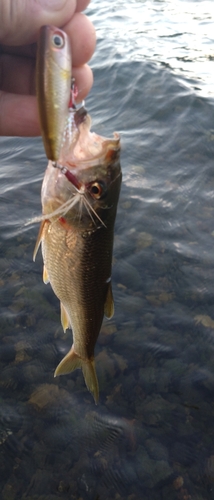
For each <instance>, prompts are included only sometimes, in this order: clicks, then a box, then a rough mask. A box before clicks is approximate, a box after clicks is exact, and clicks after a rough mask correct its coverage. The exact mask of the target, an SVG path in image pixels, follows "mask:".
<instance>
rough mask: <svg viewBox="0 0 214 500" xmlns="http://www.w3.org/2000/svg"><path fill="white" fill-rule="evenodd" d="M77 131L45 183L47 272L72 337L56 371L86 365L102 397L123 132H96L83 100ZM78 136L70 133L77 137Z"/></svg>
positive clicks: (42, 236) (90, 383)
mask: <svg viewBox="0 0 214 500" xmlns="http://www.w3.org/2000/svg"><path fill="white" fill-rule="evenodd" d="M70 123H71V124H72V125H71V126H72V134H70V133H68V135H67V142H66V141H65V143H64V146H63V148H62V150H61V154H60V158H59V160H58V161H57V165H56V164H54V163H53V162H51V161H49V163H48V166H47V170H46V172H45V176H44V180H43V184H42V192H41V198H42V208H43V210H42V213H43V214H42V216H41V218H40V220H41V226H40V231H39V234H38V238H37V242H36V246H35V250H34V256H33V259H34V260H35V258H36V254H37V251H38V248H39V246H40V243H41V248H42V255H43V261H44V269H43V280H44V283H48V282H50V284H51V286H52V289H53V291H54V293H55V294H56V296H57V297H58V299H59V301H60V308H61V323H62V327H63V330H64V331H66V329H67V328H71V329H72V333H73V344H72V347H71V349H70V350H69V352H68V353H67V354H66V356H65V357H64V358H63V359H62V361H61V362H60V363H59V365H58V366H57V368H56V370H55V376H58V375H63V374H68V373H70V372H72V371H73V370H75V369H76V368H81V369H82V372H83V376H84V379H85V383H86V386H87V388H88V390H89V391H90V392H91V393H92V395H93V397H94V400H95V403H97V402H98V399H99V386H98V380H97V375H96V368H95V361H94V349H95V344H96V341H97V338H98V335H99V332H100V329H101V325H102V321H103V317H104V315H105V316H106V317H107V318H111V317H112V316H113V314H114V303H113V295H112V286H111V272H112V251H113V239H114V224H115V218H116V212H117V205H118V200H119V193H120V187H121V179H122V173H121V166H120V137H119V135H118V134H117V133H114V137H113V138H112V139H108V138H106V137H102V136H100V135H98V134H96V133H95V132H91V118H90V115H89V114H88V113H87V111H86V109H85V108H84V106H83V107H81V108H79V109H78V110H75V111H73V118H72V120H70ZM71 137H72V139H71Z"/></svg>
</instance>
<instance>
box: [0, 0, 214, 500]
mask: <svg viewBox="0 0 214 500" xmlns="http://www.w3.org/2000/svg"><path fill="white" fill-rule="evenodd" d="M210 4H211V3H210V2H187V1H178V2H174V3H172V2H170V1H168V2H167V1H166V2H161V1H156V2H153V1H151V0H150V1H149V0H148V1H145V2H131V3H130V8H129V10H127V11H125V12H124V10H123V9H124V7H123V3H122V2H119V1H118V2H116V4H114V7H113V6H110V5H109V2H102V7H99V5H100V4H99V5H98V2H95V3H94V6H93V8H92V17H93V18H94V19H95V22H96V24H97V26H98V36H99V39H98V49H97V53H96V55H95V57H94V59H93V63H92V64H93V68H94V76H95V84H94V88H93V91H92V92H91V95H90V96H89V98H88V100H87V107H88V110H89V112H90V113H91V115H92V117H93V123H94V130H96V131H98V132H99V133H103V135H109V134H111V133H112V132H113V130H117V131H119V132H120V134H121V137H122V148H123V150H122V168H123V186H122V193H121V198H120V204H119V211H118V217H117V221H116V229H115V248H114V267H113V291H114V298H115V316H114V318H112V320H110V321H109V322H107V321H106V322H105V323H104V324H103V327H102V331H101V334H100V336H99V339H98V342H97V346H96V364H97V373H98V378H99V384H100V403H99V405H98V406H95V405H94V404H93V402H92V398H91V396H90V394H89V393H88V391H87V389H86V387H85V385H84V381H83V377H82V374H81V372H80V371H76V372H74V373H73V374H72V375H69V376H66V377H61V378H59V379H58V380H55V379H54V378H53V373H54V369H55V367H56V366H57V363H58V362H59V361H60V359H61V358H62V356H63V354H65V352H67V351H68V349H69V348H70V345H71V332H70V331H67V332H66V334H64V333H63V331H62V329H61V326H60V320H59V303H58V300H57V299H56V297H55V296H54V294H53V292H52V291H51V288H50V287H49V286H48V285H47V286H45V285H44V284H43V283H42V278H41V275H42V260H41V256H40V257H38V260H37V262H36V263H35V264H33V262H32V253H33V248H34V244H35V240H36V235H37V231H38V227H29V226H24V224H25V222H26V221H27V220H28V219H30V218H31V217H33V216H35V215H38V214H39V213H40V187H41V179H42V177H43V173H44V168H45V164H46V160H45V156H44V154H43V148H42V143H41V140H40V139H35V140H32V139H23V140H20V139H5V138H1V141H0V142H1V162H0V164H1V167H0V177H1V186H0V194H1V219H0V225H1V240H0V286H1V307H0V317H1V330H0V338H1V344H0V369H1V376H0V398H1V408H0V491H1V495H0V496H1V498H2V500H19V499H21V500H24V499H25V500H26V499H27V500H32V499H33V500H45V499H48V500H56V499H58V498H63V499H66V500H67V499H69V500H70V499H74V500H76V499H80V498H81V499H83V500H98V499H99V500H112V499H115V500H121V499H122V500H127V499H128V500H141V499H142V498H145V499H149V500H150V499H151V498H152V500H162V499H164V500H165V499H170V500H171V499H172V500H181V499H182V500H185V499H188V500H190V499H194V500H202V499H203V500H205V499H212V498H213V479H214V449H213V412H214V406H213V390H214V362H213V359H214V313H213V300H214V295H213V277H214V272H213V269H214V257H213V237H214V223H213V221H214V213H213V212H214V205H213V192H214V177H213V156H214V130H213V129H214V127H213V100H212V99H211V97H209V98H208V97H203V95H204V96H205V94H206V95H208V93H210V87H209V81H211V79H212V78H213V77H212V76H211V71H210V70H209V69H208V66H206V64H204V66H203V67H204V70H203V71H204V75H205V73H206V72H209V71H210V73H209V78H208V81H207V82H206V81H203V83H202V80H201V81H200V85H199V84H198V86H201V88H202V92H198V91H195V90H194V86H195V81H194V82H193V81H190V80H187V78H188V77H189V74H188V71H186V70H185V65H183V66H182V71H183V79H182V78H181V72H180V74H179V78H178V77H177V76H176V75H175V73H174V70H176V66H173V65H172V64H171V63H169V58H168V57H165V56H164V54H163V52H162V49H161V45H159V43H160V33H161V32H162V38H161V40H162V41H161V44H162V43H164V44H165V54H166V50H167V47H168V53H169V54H170V53H171V52H170V51H171V50H172V54H173V58H174V59H176V57H181V58H182V57H183V55H182V49H181V47H180V43H181V39H182V37H183V35H182V37H181V36H180V35H179V36H170V34H172V33H174V34H175V33H179V32H180V33H184V31H185V30H184V25H186V24H187V23H188V20H189V19H190V18H191V19H192V22H193V24H194V23H197V25H198V26H199V25H200V26H201V30H205V27H204V26H205V17H204V14H203V13H205V12H207V18H206V19H207V21H206V23H207V24H206V30H207V33H208V32H209V30H210V24H209V22H210V23H211V20H210V21H209V16H208V14H209V15H210V16H211V10H210ZM116 5H117V10H116ZM182 8H183V17H182V19H183V20H182V23H181V14H180V10H181V9H182ZM93 9H94V12H93ZM167 9H168V10H167ZM176 9H177V11H176ZM197 9H198V12H200V15H199V14H197V13H196V11H197ZM95 10H96V12H95ZM122 12H123V15H124V16H127V15H128V17H129V25H128V26H129V28H128V35H127V39H126V42H127V45H123V44H122V40H123V36H124V31H125V22H124V23H123V22H122V19H121V15H122ZM142 12H143V13H144V15H145V16H144V18H143V19H144V24H143V25H142V26H141V29H142V33H143V34H142V36H143V44H144V48H145V57H143V53H142V52H141V58H140V59H139V49H138V50H137V49H136V47H139V44H140V37H139V33H138V30H137V29H134V32H133V33H132V30H131V25H132V22H133V25H134V26H136V24H137V23H138V25H139V23H140V13H142ZM176 12H177V16H176V17H175V15H174V13H176ZM192 12H194V16H193V14H191V13H192ZM98 14H99V15H98ZM137 14H139V15H137ZM202 14H203V16H202ZM149 16H150V17H149ZM160 16H162V17H161V19H162V21H161V24H160ZM173 16H174V17H173ZM200 16H201V18H200ZM107 19H108V23H107ZM124 19H125V20H127V17H124ZM173 19H174V24H173ZM109 20H110V21H111V23H109ZM146 20H147V21H146ZM152 20H153V21H154V22H153V23H152ZM146 22H147V24H146ZM164 23H165V25H164ZM141 24H142V23H141ZM195 25H196V24H194V26H195ZM109 26H111V28H109ZM119 26H121V37H119V35H118V36H117V37H116V31H117V29H118V27H119ZM146 26H147V27H146ZM178 28H179V29H178ZM139 29H140V28H139ZM155 30H156V31H157V33H156V35H155ZM193 31H194V30H193V28H192V25H190V26H189V28H188V30H187V29H186V32H185V33H184V35H185V36H184V38H186V42H187V49H186V50H187V53H188V54H189V56H190V57H192V52H191V43H192V38H191V37H192V35H191V33H193ZM203 33H205V31H203ZM166 34H168V37H167V36H166ZM104 36H105V40H104ZM135 36H136V45H135V44H134V43H133V41H134V39H135ZM155 36H156V39H155ZM151 38H152V39H153V41H154V40H156V47H157V49H156V50H159V51H160V52H161V53H162V57H163V59H164V58H165V59H164V60H165V62H166V63H167V65H168V63H169V64H170V65H171V68H172V69H173V71H172V69H170V67H169V66H168V67H166V66H163V65H162V66H161V65H160V64H158V63H157V61H158V62H161V61H160V59H158V58H155V53H154V52H151V51H150V47H151V45H150V42H151ZM129 39H130V44H129V43H128V40H129ZM113 40H114V41H115V46H114V47H113ZM163 40H164V42H163ZM167 40H168V41H167ZM120 42H121V43H120ZM144 42H147V43H144ZM182 43H183V42H182ZM200 43H201V45H200V50H202V46H203V47H204V45H203V44H204V38H203V37H202V38H201V39H200V40H199V39H198V44H200ZM172 44H174V45H173V46H172ZM122 46H123V50H124V52H123V53H122V52H121V51H122V48H121V47H122ZM188 47H189V48H188ZM120 48H121V50H120ZM195 49H196V46H195ZM146 51H148V52H147V53H146ZM175 51H176V56H175ZM148 53H150V56H149V57H148ZM177 54H178V56H177ZM104 56H106V58H105V57H104ZM111 57H112V59H111ZM148 59H150V60H148ZM192 59H193V58H192ZM210 64H211V62H210ZM205 66H206V67H205ZM192 68H194V69H192V74H191V76H192V77H193V78H194V79H196V76H197V71H196V69H195V68H196V66H195V63H194V64H193V66H192ZM177 69H178V68H177ZM180 70H181V67H180V69H179V71H180ZM199 78H201V74H200V75H199V77H198V80H199ZM209 79H210V80H209ZM107 84H108V85H107Z"/></svg>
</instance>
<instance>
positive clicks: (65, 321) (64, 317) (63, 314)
mask: <svg viewBox="0 0 214 500" xmlns="http://www.w3.org/2000/svg"><path fill="white" fill-rule="evenodd" d="M60 309H61V323H62V328H63V330H64V332H65V331H66V330H67V328H70V319H69V316H68V313H67V311H66V309H65V307H64V306H63V304H62V302H60Z"/></svg>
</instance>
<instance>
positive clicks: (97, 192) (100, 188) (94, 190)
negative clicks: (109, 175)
mask: <svg viewBox="0 0 214 500" xmlns="http://www.w3.org/2000/svg"><path fill="white" fill-rule="evenodd" d="M89 191H90V194H91V196H92V198H94V199H95V200H100V198H101V197H102V196H103V194H104V192H105V189H104V185H103V184H102V183H101V182H93V183H92V184H91V185H90V188H89Z"/></svg>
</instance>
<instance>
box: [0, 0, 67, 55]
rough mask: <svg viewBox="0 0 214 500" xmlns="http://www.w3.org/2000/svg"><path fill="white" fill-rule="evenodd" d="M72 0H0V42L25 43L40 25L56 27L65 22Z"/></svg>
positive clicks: (35, 37) (30, 40)
mask: <svg viewBox="0 0 214 500" xmlns="http://www.w3.org/2000/svg"><path fill="white" fill-rule="evenodd" d="M75 10H76V0H16V1H15V2H14V0H1V1H0V19H1V32H0V43H2V44H6V45H25V44H29V43H32V42H34V41H35V40H36V39H37V37H38V32H39V29H40V27H41V26H43V25H44V24H54V25H57V26H59V27H61V26H63V25H65V24H66V23H68V21H69V20H70V19H71V18H72V16H73V14H74V12H75Z"/></svg>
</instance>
